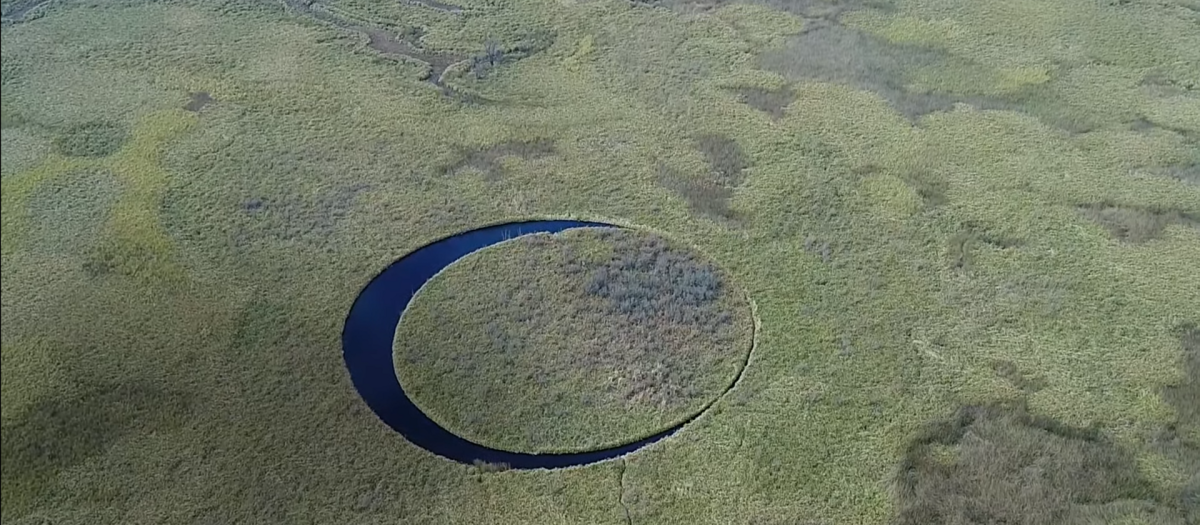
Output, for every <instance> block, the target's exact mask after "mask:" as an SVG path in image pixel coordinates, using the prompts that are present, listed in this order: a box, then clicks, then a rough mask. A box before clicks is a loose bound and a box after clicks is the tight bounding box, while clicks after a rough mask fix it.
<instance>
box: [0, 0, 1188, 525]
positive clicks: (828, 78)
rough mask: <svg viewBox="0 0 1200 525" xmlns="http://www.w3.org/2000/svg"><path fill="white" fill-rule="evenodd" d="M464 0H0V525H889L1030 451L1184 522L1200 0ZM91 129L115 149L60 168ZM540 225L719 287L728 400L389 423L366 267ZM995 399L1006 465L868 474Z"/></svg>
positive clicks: (972, 450)
mask: <svg viewBox="0 0 1200 525" xmlns="http://www.w3.org/2000/svg"><path fill="white" fill-rule="evenodd" d="M453 3H454V4H455V5H456V7H459V8H461V9H454V8H444V7H438V5H434V4H432V3H420V2H377V1H373V0H336V1H332V2H329V3H328V4H323V3H322V4H320V5H317V6H316V7H313V8H312V9H307V10H306V9H304V8H303V6H304V5H309V4H304V3H301V2H291V4H292V5H288V6H284V5H281V3H279V2H270V1H265V0H264V1H252V2H245V1H237V2H235V1H227V0H174V1H155V2H150V1H145V0H122V1H120V2H50V3H46V4H42V3H40V2H35V1H26V0H20V1H15V2H9V1H5V2H3V4H2V5H3V13H4V18H5V19H4V22H3V23H4V31H3V33H2V34H0V39H2V40H3V46H2V48H0V49H2V51H0V53H2V56H0V63H2V71H0V73H2V78H0V81H2V83H3V90H2V91H0V106H2V107H0V113H2V114H3V117H4V122H3V125H2V126H0V172H2V175H3V178H2V181H3V186H2V188H3V191H2V194H0V215H2V217H0V219H2V221H0V223H2V231H0V247H2V249H0V259H2V260H0V268H3V273H2V278H0V291H2V293H3V301H2V302H0V307H2V311H0V318H2V319H3V322H4V329H3V331H2V332H0V354H2V366H3V373H0V380H2V392H0V398H2V399H3V406H2V408H3V418H2V422H0V424H2V425H0V431H2V432H3V443H4V445H3V458H2V459H3V468H2V469H0V470H2V471H3V477H4V479H3V491H4V494H3V499H4V505H3V506H2V507H0V514H2V519H3V521H4V522H5V523H9V522H13V523H45V522H52V523H61V524H74V523H78V524H88V525H95V524H106V523H122V524H124V523H180V524H182V523H189V524H190V523H339V524H340V523H404V522H408V523H422V524H424V523H499V524H508V523H536V524H545V523H587V524H603V523H614V524H628V523H635V524H648V523H686V524H692V523H707V522H714V523H722V524H726V523H728V524H734V525H739V524H740V525H747V524H751V523H753V524H762V523H772V524H786V523H819V524H823V525H841V524H851V523H855V524H857V523H871V524H886V523H895V522H899V521H901V520H903V519H907V518H905V517H906V516H921V514H906V513H907V512H910V511H909V510H906V509H910V508H916V507H919V506H920V502H922V501H926V502H927V501H929V500H930V499H938V497H937V496H938V495H937V491H938V490H941V489H945V490H948V491H952V492H951V495H952V496H954V495H956V497H955V498H943V500H944V503H943V504H939V505H937V506H934V507H933V508H932V510H936V511H938V512H943V513H949V512H958V511H960V510H963V511H965V509H968V508H982V509H998V510H1002V511H1004V509H1005V508H1006V507H1003V506H1001V507H996V506H995V505H992V503H995V502H996V500H995V499H994V498H993V497H989V496H987V495H984V494H975V493H973V492H972V493H964V492H963V491H965V490H968V489H971V488H979V489H980V490H984V488H986V487H990V486H991V485H987V486H982V485H978V484H971V483H966V482H964V483H962V484H955V483H954V482H956V481H958V480H963V479H964V477H969V476H973V475H974V473H980V472H994V473H998V474H997V475H1000V476H1004V477H1002V478H1000V479H997V480H996V483H995V487H996V488H997V490H1001V489H1003V488H1004V487H1013V486H1015V484H1014V483H1015V482H1012V481H1011V479H1009V478H1007V476H1009V475H1015V474H1013V472H1019V471H1018V470H1016V467H1015V465H1016V463H1013V462H1011V461H1009V459H1011V458H1013V457H1015V455H1020V456H1022V457H1029V458H1033V459H1039V460H1040V461H1042V464H1044V465H1060V466H1062V467H1063V468H1074V467H1072V465H1073V464H1075V463H1073V462H1074V461H1076V460H1077V459H1079V458H1096V459H1101V460H1104V462H1105V465H1107V466H1105V468H1103V469H1098V470H1097V471H1096V472H1097V475H1096V477H1094V478H1091V479H1090V480H1085V481H1086V484H1083V485H1076V486H1075V488H1074V490H1082V489H1086V488H1090V487H1110V488H1112V491H1111V493H1110V496H1111V497H1113V498H1119V497H1132V498H1136V501H1135V500H1122V501H1126V502H1127V503H1106V502H1101V501H1097V502H1088V503H1086V504H1084V506H1091V505H1092V503H1095V504H1096V505H1099V506H1102V507H1103V508H1095V509H1092V508H1091V507H1089V508H1080V507H1079V506H1080V505H1081V503H1080V502H1079V501H1078V500H1077V499H1075V498H1073V496H1071V495H1069V494H1068V495H1061V494H1060V495H1055V494H1052V493H1053V492H1054V491H1056V490H1060V489H1062V490H1068V491H1069V490H1072V486H1071V485H1070V484H1066V483H1065V482H1064V483H1059V482H1058V481H1055V479H1054V478H1048V479H1046V480H1045V482H1044V483H1040V484H1037V485H1035V486H1038V487H1042V488H1044V489H1045V492H1043V493H1041V494H1042V495H1040V496H1039V499H1038V500H1037V501H1040V502H1042V504H1040V508H1042V509H1048V510H1050V511H1053V510H1054V509H1067V510H1066V511H1063V512H1067V514H1066V517H1067V518H1070V519H1075V518H1078V519H1085V518H1086V517H1087V516H1088V513H1089V512H1102V513H1115V514H1098V515H1102V516H1112V520H1113V521H1116V522H1118V523H1142V524H1152V523H1158V522H1160V521H1156V520H1158V519H1159V517H1160V516H1161V517H1163V518H1162V520H1163V521H1165V520H1167V519H1168V518H1169V519H1175V520H1177V521H1178V519H1179V518H1180V516H1182V519H1183V520H1184V522H1185V523H1186V522H1187V520H1191V521H1192V522H1195V521H1196V520H1197V518H1196V517H1195V514H1196V513H1195V510H1194V509H1195V508H1196V507H1197V499H1198V498H1200V496H1198V494H1200V478H1198V477H1197V475H1196V472H1197V471H1200V468H1198V467H1197V465H1198V462H1197V461H1196V460H1195V450H1196V449H1197V447H1198V446H1200V427H1198V426H1197V423H1196V422H1195V421H1194V418H1193V416H1194V413H1192V412H1190V411H1189V407H1195V406H1197V403H1196V402H1195V399H1196V393H1195V391H1194V388H1192V387H1193V386H1194V385H1196V384H1197V383H1196V381H1195V379H1194V378H1195V372H1194V369H1195V367H1193V366H1192V364H1191V363H1193V361H1194V360H1190V359H1191V357H1190V356H1194V354H1195V351H1194V348H1195V343H1194V340H1195V337H1194V335H1192V336H1188V337H1190V339H1189V338H1184V339H1183V340H1184V341H1185V345H1184V347H1183V348H1182V349H1181V346H1180V344H1179V343H1180V340H1181V339H1180V338H1181V337H1182V334H1194V329H1192V330H1193V331H1187V329H1186V327H1188V326H1195V325H1196V324H1197V323H1200V318H1198V317H1197V316H1198V315H1200V314H1198V313H1197V308H1196V305H1198V304H1200V272H1197V271H1196V261H1198V260H1200V235H1198V234H1197V228H1196V227H1195V223H1194V219H1195V218H1196V217H1198V216H1200V186H1197V185H1196V184H1195V182H1196V166H1197V162H1198V160H1200V142H1198V137H1200V96H1198V89H1200V73H1198V72H1200V32H1198V31H1196V21H1197V10H1196V4H1195V2H1194V1H1192V0H1154V1H1151V0H1132V1H1124V2H1103V1H1093V0H1015V1H1006V2H961V1H957V0H893V1H891V2H830V1H824V0H797V1H787V0H761V1H760V0H745V2H722V1H708V2H682V1H679V2H674V1H672V2H665V1H664V2H654V4H655V5H645V4H646V3H645V2H632V3H631V2H626V1H622V0H597V1H586V2H585V1H580V2H570V1H558V0H533V1H510V0H479V1H476V0H456V1H455V2H453ZM34 7H36V8H34ZM27 9H28V10H27ZM26 10H27V11H26ZM315 12H323V13H332V15H331V17H332V19H333V21H330V19H328V18H329V17H327V19H322V18H321V17H320V16H317V15H314V14H312V13H315ZM18 16H20V17H21V18H20V20H23V21H19V20H18V19H17V17H18ZM369 31H376V33H372V32H369ZM378 31H382V33H378ZM372 35H375V40H374V41H375V43H376V44H375V45H374V46H372V45H371V42H372ZM385 37H387V38H385ZM489 42H493V43H495V45H494V46H492V47H490V48H489ZM392 51H396V52H392ZM490 51H495V52H499V54H498V55H497V57H498V58H499V59H498V60H492V59H488V60H483V58H487V57H488V56H489V52H490ZM401 55H403V56H401ZM510 56H514V57H520V59H519V60H510V59H509V57H510ZM473 57H481V59H480V60H478V62H479V63H480V64H481V66H482V64H483V63H486V65H487V67H486V68H481V69H480V71H479V72H478V73H476V72H474V71H472V69H473V68H472V66H473V65H474V64H475V63H476V62H477V61H476V59H475V58H473ZM442 65H444V66H445V69H444V70H443V71H442V73H444V74H438V75H433V73H432V72H433V71H434V70H435V69H436V68H435V66H437V67H441V66H442ZM434 81H438V82H440V83H441V85H435V84H434ZM193 93H207V94H208V95H209V96H210V97H211V98H212V99H213V100H214V101H215V102H212V103H208V104H206V105H205V106H204V107H203V109H202V110H200V111H189V110H188V109H185V107H186V106H188V105H189V103H190V102H191V101H192V100H193V98H192V97H193V95H192V94H193ZM95 123H108V124H106V126H110V127H109V128H108V129H109V130H110V131H117V132H119V130H120V129H124V130H126V133H127V134H128V136H127V137H126V138H124V139H122V140H117V139H116V138H115V137H116V136H117V135H118V134H119V133H113V134H111V135H107V137H108V138H104V137H105V136H106V135H105V134H103V133H92V132H86V133H84V134H82V135H80V137H82V138H79V142H78V143H79V144H82V145H83V146H82V149H81V150H75V149H71V148H73V147H75V146H72V145H68V148H67V149H65V150H64V149H63V144H68V143H69V144H75V143H76V142H75V141H74V140H72V141H66V142H64V140H65V138H66V137H71V136H73V135H72V132H71V131H70V130H75V129H83V128H86V127H87V126H89V125H95ZM114 145H115V146H114ZM514 145H536V146H535V147H533V148H531V149H528V150H522V149H520V148H517V149H515V150H514V149H513V146H514ZM110 148H111V149H110ZM72 151H84V152H87V155H84V156H73V155H75V154H74V153H72ZM102 151H108V153H107V154H106V155H105V156H95V155H94V154H93V153H92V152H102ZM739 158H740V160H738V159H739ZM739 168H740V171H738V169H739ZM564 216H570V217H580V218H587V219H600V220H607V221H610V222H613V221H615V222H618V223H622V224H629V225H631V226H636V227H637V228H639V229H641V230H642V231H653V232H662V233H663V236H664V237H667V238H670V239H673V240H675V241H677V242H678V243H679V245H680V246H689V247H695V249H696V250H697V253H703V254H704V255H705V257H706V258H708V259H709V260H711V261H712V263H713V264H714V265H715V266H717V267H720V268H722V269H723V270H724V271H727V272H728V274H729V276H730V278H731V279H732V281H733V282H736V283H737V284H738V285H739V286H740V287H741V288H743V289H744V290H745V291H746V294H747V295H748V296H749V297H750V298H751V299H752V300H753V303H752V304H753V305H754V308H755V314H756V315H755V318H756V319H757V321H758V322H760V327H759V329H758V330H756V332H755V334H756V338H757V341H756V346H755V350H754V353H753V356H752V358H751V360H750V362H749V364H748V366H747V367H746V370H745V373H744V374H743V375H742V377H741V379H740V380H739V381H738V384H737V386H736V387H735V388H734V389H733V390H732V391H730V392H729V394H728V395H726V396H724V397H722V398H721V399H720V400H718V401H717V402H716V404H715V405H713V406H712V407H711V408H710V409H709V410H707V411H705V413H704V415H703V416H702V417H700V418H699V419H697V420H696V421H695V422H693V423H692V424H689V425H688V426H687V427H685V428H684V429H683V430H682V431H681V432H679V433H677V434H675V435H674V436H672V437H671V438H669V439H666V440H664V441H662V442H660V443H657V444H655V445H653V446H651V447H647V448H645V449H642V450H639V451H638V452H636V453H634V454H631V455H629V456H627V457H624V458H622V459H620V460H614V461H608V462H602V463H598V464H594V465H589V466H584V467H580V468H572V469H563V470H557V471H549V472H525V471H517V470H500V469H497V468H491V467H488V468H482V467H475V466H465V465H457V464H453V463H450V462H447V461H445V460H443V459H441V458H438V457H435V456H433V455H431V454H428V453H426V452H424V451H422V450H419V449H417V448H416V447H413V446H411V445H410V444H408V443H407V442H406V441H405V440H404V439H402V438H401V437H399V436H397V435H395V434H394V433H393V432H391V431H390V430H388V429H387V428H386V427H385V426H384V425H382V424H381V423H380V422H379V421H378V420H377V418H375V417H374V415H373V414H372V413H371V412H370V411H369V410H367V409H366V407H365V406H364V405H363V403H362V401H361V399H360V398H359V397H358V395H357V394H356V393H355V392H354V390H353V387H352V386H351V384H350V381H349V380H348V379H347V377H346V371H345V367H344V365H343V363H342V359H341V353H340V350H339V334H340V331H341V328H342V327H341V324H342V321H343V319H344V316H345V314H346V312H347V311H348V309H349V307H350V304H351V302H352V301H353V299H354V297H355V295H356V293H357V292H358V291H359V290H360V289H361V287H362V286H363V285H364V284H365V283H366V282H367V281H368V280H369V279H370V278H371V277H372V276H373V275H375V274H376V273H377V272H378V271H379V270H380V269H381V268H383V267H384V266H386V265H387V264H388V263H389V262H391V261H393V260H394V259H395V258H396V257H398V256H400V255H402V254H403V253H405V252H407V251H409V250H411V249H413V248H415V247H418V246H420V245H422V244H424V243H426V242H429V241H431V240H433V239H437V238H440V237H443V236H445V235H448V234H451V233H454V232H457V231H461V230H464V229H468V228H472V227H477V226H479V225H481V224H489V223H495V222H499V221H504V220H511V219H516V218H529V217H564ZM483 255H484V254H480V256H483ZM505 279H508V277H507V276H506V277H505ZM429 306H432V305H429ZM605 312H607V310H605ZM1188 341H1192V342H1188ZM1185 354H1186V355H1187V356H1189V357H1188V358H1187V359H1184V355H1185ZM417 393H418V394H420V395H428V393H423V392H417ZM150 400H153V402H151V401H150ZM1010 405H1018V406H1023V407H1024V412H1023V413H1017V412H1010V411H996V412H988V411H985V412H980V413H979V414H981V415H980V417H978V418H976V419H974V420H972V421H973V422H971V423H967V424H966V426H967V427H969V428H970V429H972V430H976V431H978V432H983V433H986V435H988V436H994V438H995V439H994V440H993V443H1005V444H1006V445H1005V447H1006V448H1011V450H1012V451H1013V452H1012V453H1001V452H999V451H997V452H996V453H995V454H991V457H995V458H996V460H997V461H996V462H995V463H993V464H992V465H991V466H989V465H986V464H985V465H979V464H977V463H974V462H972V461H968V460H971V459H972V458H976V457H979V456H981V455H983V452H982V451H984V450H986V449H985V448H982V447H983V445H980V444H978V443H973V442H971V441H968V440H967V439H966V438H964V439H963V440H951V441H949V442H947V443H944V444H942V445H937V446H930V447H927V448H926V450H927V451H928V452H930V453H931V454H934V456H936V457H942V458H943V459H947V460H954V461H953V462H950V461H947V463H945V464H942V465H943V466H946V465H949V466H946V468H945V470H936V471H933V470H922V471H921V473H922V475H924V476H925V477H924V478H919V479H925V480H926V481H927V482H928V483H927V484H926V485H925V486H924V488H921V485H918V486H917V487H918V490H917V491H916V492H915V493H907V494H906V493H902V492H899V491H898V490H897V486H896V484H894V483H890V482H889V480H891V479H893V476H894V474H895V472H896V469H897V466H898V465H902V464H904V463H905V461H906V458H910V452H911V450H912V443H913V442H914V439H917V440H918V441H919V440H920V439H921V436H923V435H924V434H923V432H924V429H926V428H927V427H928V425H929V423H928V422H930V421H940V420H942V419H944V418H945V417H946V416H947V415H948V414H954V413H956V411H958V410H959V407H963V406H969V407H991V406H1010ZM463 406H465V405H459V408H461V407H463ZM1006 410H1007V409H1006ZM1051 420H1052V421H1055V422H1056V423H1054V425H1053V426H1051V425H1042V424H1041V423H1038V424H1033V423H1032V422H1044V421H1051ZM574 422H577V421H576V420H566V421H564V423H565V424H567V423H574ZM553 425H554V426H556V427H557V426H558V425H559V423H558V422H554V423H553ZM1039 425H1040V426H1039ZM1047 427H1051V428H1061V429H1067V428H1071V429H1093V430H1091V431H1090V432H1094V435H1095V436H1096V439H1095V440H1087V439H1076V438H1075V437H1072V436H1074V434H1070V435H1064V434H1061V433H1060V434H1056V433H1054V432H1057V431H1050V430H1047V429H1046V428H1047ZM549 430H553V429H549ZM1068 434H1069V433H1068ZM967 435H968V436H969V435H972V434H969V433H968V434H967ZM1090 435H1092V434H1089V436H1090ZM1089 439H1090V438H1089ZM1038 443H1042V444H1044V445H1045V446H1044V447H1041V446H1035V445H1037V444H1038ZM38 446H41V447H43V449H42V450H44V451H48V452H53V453H54V455H53V456H51V455H49V454H40V453H38V454H35V452H37V451H38V449H37V448H36V447H38ZM941 454H945V455H944V456H941ZM1055 454H1062V455H1055ZM919 457H922V458H924V457H927V455H926V454H925V452H921V453H920V455H919ZM37 458H41V459H37ZM1072 458H1076V459H1072ZM1131 458H1132V459H1131ZM1131 465H1132V467H1131ZM939 468H940V467H939ZM1130 468H1133V469H1134V470H1136V475H1134V474H1125V473H1128V472H1129V470H1128V469H1130ZM492 470H497V471H494V472H492ZM1031 472H1032V471H1031ZM972 483H973V482H972ZM960 486H961V488H962V490H960V488H959V487H960ZM927 489H928V490H927ZM1106 490H1107V489H1106ZM969 498H977V500H978V501H977V503H978V504H977V505H976V504H974V503H969V502H967V501H965V500H966V499H969ZM950 500H954V501H950ZM955 501H958V503H956V502H955ZM10 502H13V503H12V504H10ZM1001 503H1002V502H1001ZM971 505H976V506H975V507H972V506H971ZM1010 510H1011V509H1010ZM1152 510H1153V512H1154V513H1153V514H1151V513H1150V512H1151V511H1152ZM912 512H915V511H912ZM1006 512H1007V511H1006ZM1014 512H1015V511H1014ZM1072 512H1076V513H1077V514H1071V513H1072ZM1052 515H1054V514H1052ZM985 516H986V515H985ZM1010 516H1012V519H1013V520H1026V522H1028V523H1038V521H1037V520H1039V519H1041V520H1044V519H1045V515H1044V514H1041V515H1036V514H1035V515H1031V514H1011V515H1010ZM1072 516H1074V518H1072ZM970 517H971V516H966V517H965V518H964V519H966V518H970ZM1166 522H1167V523H1170V521H1166Z"/></svg>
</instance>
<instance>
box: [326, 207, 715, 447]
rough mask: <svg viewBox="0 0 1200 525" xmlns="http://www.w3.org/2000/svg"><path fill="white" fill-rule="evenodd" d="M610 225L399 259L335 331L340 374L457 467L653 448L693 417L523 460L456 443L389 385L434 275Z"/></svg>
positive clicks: (450, 244)
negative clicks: (523, 242) (615, 441)
mask: <svg viewBox="0 0 1200 525" xmlns="http://www.w3.org/2000/svg"><path fill="white" fill-rule="evenodd" d="M588 227H592V228H595V227H601V228H604V227H607V228H614V227H616V226H614V225H611V224H605V223H598V222H585V221H571V220H546V221H529V222H513V223H506V224H499V225H495V226H489V227H485V228H481V229H477V230H472V231H468V232H465V233H460V234H458V235H455V236H452V237H447V238H445V239H442V240H439V241H435V242H433V243H430V244H427V245H425V246H423V247H421V248H419V249H417V250H416V251H413V252H411V253H409V254H408V255H405V256H404V257H402V258H400V259H399V260H397V261H396V262H394V263H392V265H391V266H388V267H387V269H385V270H384V271H383V272H382V273H380V274H379V275H378V276H376V277H375V278H374V279H372V280H371V282H370V283H369V284H367V286H366V287H365V288H363V290H362V291H361V292H360V293H359V296H358V298H357V299H356V300H355V301H354V305H353V306H352V307H351V308H350V313H349V315H348V316H347V317H346V324H345V327H344V329H343V331H342V352H343V358H344V359H345V361H346V368H347V369H348V370H349V371H350V378H351V380H352V381H353V383H354V387H355V388H356V389H357V390H358V393H359V395H361V396H362V398H363V400H364V401H366V403H367V405H368V406H369V407H370V408H371V410H372V411H373V412H375V415H377V416H378V417H379V418H380V419H381V420H383V422H384V423H386V424H387V425H388V426H389V427H391V428H392V429H393V430H395V431H397V432H399V433H400V434H401V435H403V436H404V437H405V438H406V439H408V440H409V441H410V442H412V443H413V444H414V445H416V446H419V447H421V448H423V449H425V450H428V451H430V452H432V453H434V454H437V455H439V456H443V457H446V458H449V459H452V460H454V461H458V462H460V463H465V464H472V465H479V464H495V465H507V466H508V467H511V468H517V469H534V468H560V467H569V466H574V465H584V464H588V463H594V462H597V461H601V460H605V459H610V458H615V457H618V456H621V455H623V454H627V453H629V452H632V451H634V450H637V449H639V448H641V447H644V446H646V445H649V444H651V443H654V442H657V441H659V440H661V439H663V438H665V437H667V436H669V435H671V434H673V433H674V432H675V431H677V430H679V429H680V428H681V427H682V426H683V425H685V424H687V423H688V422H690V421H692V420H694V419H695V417H699V414H697V415H696V416H694V417H693V418H691V419H689V420H688V421H685V422H683V423H680V424H679V425H677V426H675V427H672V428H670V429H667V430H665V431H662V432H660V433H658V434H655V435H652V436H649V437H646V438H643V439H641V440H638V441H635V442H632V443H628V444H625V445H621V446H618V447H613V448H608V449H603V450H595V451H590V452H582V453H570V454H526V453H519V452H509V451H504V450H498V449H494V448H490V447H485V446H483V445H479V444H477V443H474V442H471V441H468V440H466V439H463V438H462V437H459V436H457V435H455V434H453V433H451V432H450V431H448V430H446V429H445V428H442V427H441V426H439V425H438V424H437V423H436V422H434V421H433V420H432V419H430V418H429V416H427V415H425V414H424V413H423V412H421V410H420V409H419V408H417V406H416V405H415V404H414V403H413V401H412V400H411V399H409V398H408V396H407V394H405V392H404V388H403V387H402V386H401V385H400V383H399V382H398V381H397V379H396V370H395V365H394V363H393V360H392V348H393V337H394V335H395V333H396V327H397V325H398V324H399V322H400V315H401V314H402V313H403V312H404V309H405V307H407V306H408V303H409V301H411V300H412V298H413V295H414V294H415V293H416V292H417V290H419V289H420V288H421V286H422V285H424V284H425V283H426V282H427V281H429V280H430V279H431V278H433V276H434V275H436V274H437V273H438V272H439V271H441V270H442V269H443V268H445V267H446V266H448V265H450V264H451V263H453V262H454V261H456V260H458V259H460V258H462V257H465V256H467V255H469V254H471V253H473V252H475V251H477V250H480V249H482V248H485V247H487V246H491V245H494V244H498V243H500V242H504V241H506V240H509V239H513V238H516V237H520V236H523V235H530V234H534V233H558V232H562V231H565V230H569V229H573V228H588Z"/></svg>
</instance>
